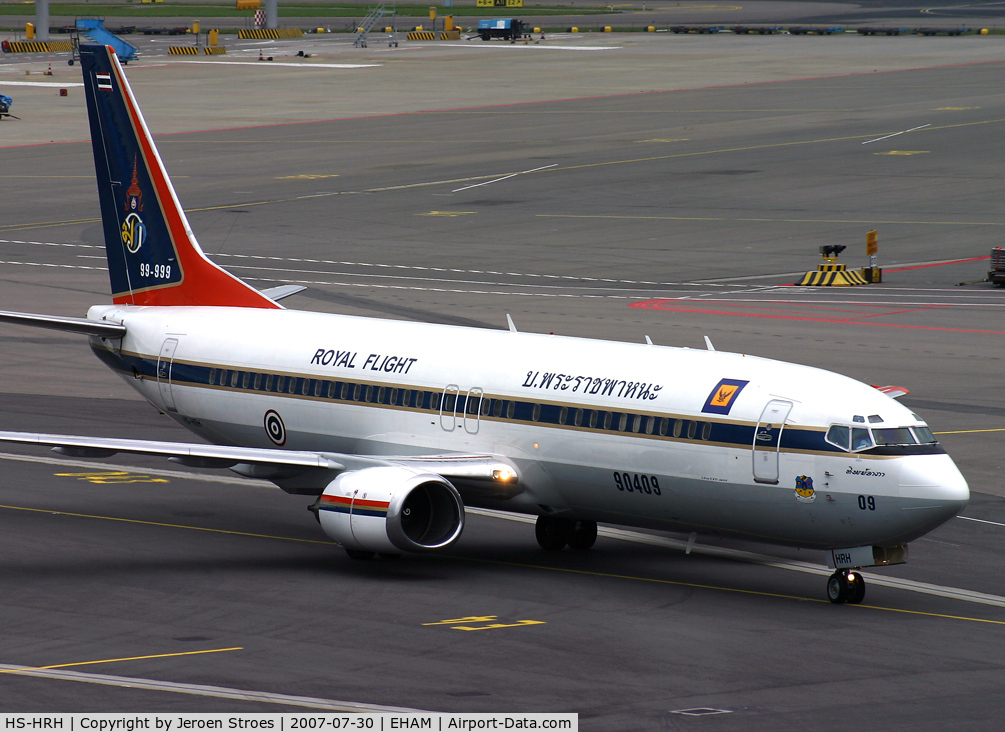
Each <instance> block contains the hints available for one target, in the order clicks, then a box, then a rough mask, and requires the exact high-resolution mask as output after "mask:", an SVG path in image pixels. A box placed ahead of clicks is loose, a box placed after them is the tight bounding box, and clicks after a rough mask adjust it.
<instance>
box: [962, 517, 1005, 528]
mask: <svg viewBox="0 0 1005 732" xmlns="http://www.w3.org/2000/svg"><path fill="white" fill-rule="evenodd" d="M956 518H959V519H963V520H964V521H976V522H977V523H979V524H991V525H992V526H1005V524H1002V523H999V522H997V521H985V520H984V519H975V518H970V517H969V516H957V517H956Z"/></svg>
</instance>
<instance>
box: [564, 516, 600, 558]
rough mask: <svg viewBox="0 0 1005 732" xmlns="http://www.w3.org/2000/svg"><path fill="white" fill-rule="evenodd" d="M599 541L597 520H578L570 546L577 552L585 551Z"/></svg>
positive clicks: (570, 538)
mask: <svg viewBox="0 0 1005 732" xmlns="http://www.w3.org/2000/svg"><path fill="white" fill-rule="evenodd" d="M596 543H597V522H596V521H577V522H576V527H575V528H574V529H573V530H572V536H571V537H569V548H570V549H572V550H573V551H577V552H585V551H586V550H587V549H589V548H591V547H592V546H593V545H594V544H596Z"/></svg>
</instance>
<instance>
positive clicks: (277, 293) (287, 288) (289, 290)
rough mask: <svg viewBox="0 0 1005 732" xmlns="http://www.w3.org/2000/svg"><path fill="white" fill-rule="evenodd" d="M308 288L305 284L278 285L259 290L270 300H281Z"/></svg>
mask: <svg viewBox="0 0 1005 732" xmlns="http://www.w3.org/2000/svg"><path fill="white" fill-rule="evenodd" d="M306 289H307V287H306V286H304V285H279V286H278V287H269V288H266V289H264V290H259V292H261V293H262V294H263V295H265V296H266V297H267V298H269V299H270V300H273V301H275V302H279V301H280V300H282V299H283V298H284V297H289V296H290V295H296V294H297V293H298V292H303V291H304V290H306Z"/></svg>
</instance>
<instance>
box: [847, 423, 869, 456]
mask: <svg viewBox="0 0 1005 732" xmlns="http://www.w3.org/2000/svg"><path fill="white" fill-rule="evenodd" d="M870 447H872V436H871V435H870V434H869V430H867V429H865V428H864V427H854V428H852V431H851V451H852V452H861V451H862V450H868V449H869V448H870Z"/></svg>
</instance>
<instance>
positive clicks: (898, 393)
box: [872, 384, 911, 399]
mask: <svg viewBox="0 0 1005 732" xmlns="http://www.w3.org/2000/svg"><path fill="white" fill-rule="evenodd" d="M872 388H873V389H879V390H880V391H881V392H883V393H884V394H886V395H887V396H891V397H893V398H894V399H900V398H901V397H902V396H907V395H908V394H910V393H911V392H910V391H908V390H907V389H905V388H904V387H902V386H876V385H875V384H873V385H872Z"/></svg>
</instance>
